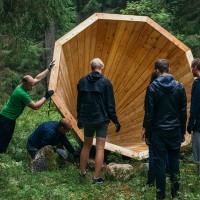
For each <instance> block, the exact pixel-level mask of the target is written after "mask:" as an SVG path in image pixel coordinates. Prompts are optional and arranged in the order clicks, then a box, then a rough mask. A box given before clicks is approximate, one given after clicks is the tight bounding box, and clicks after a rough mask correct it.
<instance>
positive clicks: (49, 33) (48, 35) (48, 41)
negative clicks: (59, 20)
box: [45, 22, 55, 87]
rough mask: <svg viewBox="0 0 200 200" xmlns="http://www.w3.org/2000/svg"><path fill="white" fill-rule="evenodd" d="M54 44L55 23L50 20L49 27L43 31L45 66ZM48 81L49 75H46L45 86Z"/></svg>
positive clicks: (48, 61)
mask: <svg viewBox="0 0 200 200" xmlns="http://www.w3.org/2000/svg"><path fill="white" fill-rule="evenodd" d="M54 44H55V23H54V22H51V23H50V25H49V27H48V28H47V29H46V31H45V48H46V49H47V51H46V53H45V66H46V68H47V67H48V65H49V63H50V62H51V61H52V59H53V51H54ZM48 82H49V77H47V79H46V86H47V87H48Z"/></svg>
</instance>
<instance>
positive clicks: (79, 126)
mask: <svg viewBox="0 0 200 200" xmlns="http://www.w3.org/2000/svg"><path fill="white" fill-rule="evenodd" d="M77 126H78V128H79V129H82V128H83V124H82V123H81V122H79V121H78V122H77Z"/></svg>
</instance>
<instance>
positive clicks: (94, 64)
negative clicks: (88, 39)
mask: <svg viewBox="0 0 200 200" xmlns="http://www.w3.org/2000/svg"><path fill="white" fill-rule="evenodd" d="M90 65H91V69H92V71H94V70H95V69H103V68H104V63H103V61H102V60H101V59H99V58H94V59H93V60H92V61H91V62H90Z"/></svg>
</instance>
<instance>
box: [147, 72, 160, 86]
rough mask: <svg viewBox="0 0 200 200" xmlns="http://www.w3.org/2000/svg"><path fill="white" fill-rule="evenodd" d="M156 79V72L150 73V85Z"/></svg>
mask: <svg viewBox="0 0 200 200" xmlns="http://www.w3.org/2000/svg"><path fill="white" fill-rule="evenodd" d="M157 78H158V75H157V73H156V71H155V70H154V71H153V72H152V73H151V79H150V83H149V84H151V83H152V82H153V81H154V80H156V79H157Z"/></svg>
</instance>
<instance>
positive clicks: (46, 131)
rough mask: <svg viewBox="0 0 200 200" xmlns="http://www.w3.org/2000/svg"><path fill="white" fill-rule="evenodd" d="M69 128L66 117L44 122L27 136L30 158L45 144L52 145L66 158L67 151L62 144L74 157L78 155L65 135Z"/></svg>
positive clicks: (69, 124)
mask: <svg viewBox="0 0 200 200" xmlns="http://www.w3.org/2000/svg"><path fill="white" fill-rule="evenodd" d="M70 129H71V123H70V121H69V120H67V119H66V118H63V119H61V120H60V121H59V122H57V121H49V122H44V123H43V124H41V125H40V126H38V128H37V129H36V130H35V131H34V132H33V133H32V134H31V135H30V136H29V138H28V141H27V144H26V148H27V150H28V152H29V154H30V156H31V158H32V159H34V158H35V155H36V153H37V151H38V150H40V149H41V148H42V147H44V146H47V145H52V146H53V147H54V146H55V147H57V148H55V151H56V152H57V153H58V154H59V155H60V156H61V157H63V158H64V159H66V158H67V156H68V155H67V152H66V151H65V150H64V149H63V146H64V147H65V148H66V149H67V150H68V151H69V152H70V153H72V155H73V156H74V157H79V153H78V151H76V150H75V149H74V148H73V146H72V145H71V143H70V142H69V140H68V139H67V137H66V135H65V134H66V133H67V132H69V131H70Z"/></svg>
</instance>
